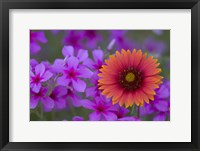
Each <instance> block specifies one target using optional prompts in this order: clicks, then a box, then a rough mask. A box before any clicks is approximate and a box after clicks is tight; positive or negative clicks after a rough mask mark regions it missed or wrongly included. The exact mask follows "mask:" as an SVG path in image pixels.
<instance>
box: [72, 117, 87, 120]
mask: <svg viewBox="0 0 200 151" xmlns="http://www.w3.org/2000/svg"><path fill="white" fill-rule="evenodd" d="M72 121H84V118H83V117H81V116H74V117H73V118H72Z"/></svg>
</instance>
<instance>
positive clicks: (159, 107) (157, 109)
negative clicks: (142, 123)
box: [140, 81, 170, 121]
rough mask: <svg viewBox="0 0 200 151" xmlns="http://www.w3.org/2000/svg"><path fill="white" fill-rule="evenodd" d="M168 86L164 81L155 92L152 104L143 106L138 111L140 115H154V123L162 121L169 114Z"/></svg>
mask: <svg viewBox="0 0 200 151" xmlns="http://www.w3.org/2000/svg"><path fill="white" fill-rule="evenodd" d="M169 97H170V84H169V81H165V82H164V83H163V84H162V85H161V86H160V88H159V89H157V90H156V96H155V99H154V102H151V104H145V105H144V107H141V109H140V115H141V116H145V115H148V114H153V113H156V116H155V117H154V119H153V120H154V121H164V120H166V117H167V116H168V115H169V114H170V98H169Z"/></svg>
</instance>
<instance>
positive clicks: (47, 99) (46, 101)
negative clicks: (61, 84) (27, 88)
mask: <svg viewBox="0 0 200 151" xmlns="http://www.w3.org/2000/svg"><path fill="white" fill-rule="evenodd" d="M41 101H42V103H43V104H44V106H45V107H47V108H53V107H54V101H53V100H52V99H51V98H50V97H48V96H47V97H43V98H42V99H41Z"/></svg>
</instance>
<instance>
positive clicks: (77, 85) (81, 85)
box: [72, 79, 86, 92]
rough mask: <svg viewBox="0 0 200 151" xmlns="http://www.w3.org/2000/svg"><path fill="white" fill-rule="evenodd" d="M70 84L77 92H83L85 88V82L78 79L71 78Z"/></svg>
mask: <svg viewBox="0 0 200 151" xmlns="http://www.w3.org/2000/svg"><path fill="white" fill-rule="evenodd" d="M72 85H73V87H74V89H75V90H76V91H78V92H84V91H85V88H86V83H85V82H84V81H82V80H80V79H76V80H72Z"/></svg>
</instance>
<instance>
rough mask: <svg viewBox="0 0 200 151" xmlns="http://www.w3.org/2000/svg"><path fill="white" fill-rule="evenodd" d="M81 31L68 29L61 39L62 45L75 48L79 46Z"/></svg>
mask: <svg viewBox="0 0 200 151" xmlns="http://www.w3.org/2000/svg"><path fill="white" fill-rule="evenodd" d="M82 38H83V36H82V32H78V31H73V30H72V31H69V32H67V34H66V35H65V37H64V39H63V44H64V45H72V46H73V47H74V48H75V49H76V50H78V49H80V48H81V40H82Z"/></svg>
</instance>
